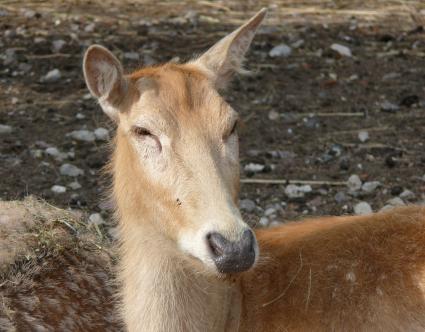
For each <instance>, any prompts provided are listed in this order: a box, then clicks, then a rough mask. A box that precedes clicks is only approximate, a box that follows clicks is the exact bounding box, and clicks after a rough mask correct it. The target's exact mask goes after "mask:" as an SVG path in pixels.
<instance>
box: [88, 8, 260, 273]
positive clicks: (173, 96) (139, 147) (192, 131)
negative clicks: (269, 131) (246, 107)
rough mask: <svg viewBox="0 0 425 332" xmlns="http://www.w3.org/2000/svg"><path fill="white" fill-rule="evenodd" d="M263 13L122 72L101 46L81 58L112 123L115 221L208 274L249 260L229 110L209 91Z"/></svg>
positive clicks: (250, 241) (228, 72) (236, 60)
mask: <svg viewBox="0 0 425 332" xmlns="http://www.w3.org/2000/svg"><path fill="white" fill-rule="evenodd" d="M264 16H265V10H261V11H260V12H258V13H257V14H256V15H255V16H254V17H253V18H251V19H250V20H249V21H248V22H247V23H246V24H244V25H243V26H241V27H240V28H239V29H237V30H236V31H234V32H233V33H231V34H229V35H228V36H226V37H224V38H223V39H221V40H220V41H219V42H218V43H216V44H215V45H214V46H213V47H211V48H210V49H209V50H207V51H206V52H205V53H204V54H203V55H201V56H200V57H198V58H196V59H194V60H192V61H190V62H187V63H185V64H174V63H167V64H164V65H160V66H156V67H148V68H144V69H141V70H139V71H136V72H133V73H131V74H129V75H124V73H123V68H122V65H121V63H120V62H119V60H118V59H117V58H116V57H115V56H114V55H113V54H112V53H110V52H109V51H108V50H107V49H105V48H104V47H102V46H98V45H93V46H91V47H90V48H89V49H88V50H87V52H86V54H85V57H84V65H83V67H84V76H85V80H86V83H87V86H88V88H89V90H90V92H91V93H92V95H93V96H94V97H96V98H97V99H98V101H99V103H100V105H101V107H102V109H103V110H104V112H105V113H106V114H107V115H108V116H109V117H110V118H111V119H112V120H113V121H115V122H116V124H117V133H116V138H115V152H114V157H113V163H112V167H113V174H114V196H115V199H116V201H117V206H118V213H119V217H120V218H121V219H122V220H121V223H122V227H123V228H126V229H128V231H129V233H131V232H132V229H135V228H142V229H143V232H145V234H150V236H153V237H155V239H156V240H157V241H163V242H164V247H167V248H171V249H172V250H174V251H175V253H178V255H180V256H185V257H186V258H188V259H190V260H196V261H198V262H199V261H200V262H201V263H202V265H203V266H204V267H206V268H207V270H208V271H213V272H219V273H233V272H241V271H244V270H247V269H249V268H251V267H252V266H253V265H254V263H255V261H256V258H257V257H258V246H257V243H256V239H255V236H254V234H253V232H252V231H251V230H250V228H249V227H248V226H247V225H246V223H245V222H244V221H243V220H242V217H241V214H240V212H239V209H238V192H239V159H238V153H239V152H238V136H237V124H238V114H237V113H236V112H235V111H234V110H233V109H232V107H231V106H230V105H228V104H227V103H226V102H225V101H224V99H223V98H222V97H221V96H220V94H219V93H218V91H219V90H220V89H223V88H224V87H225V86H226V84H227V82H229V80H230V79H231V77H232V75H233V74H234V73H235V72H238V71H241V64H242V61H243V57H244V55H245V53H246V51H247V50H248V48H249V45H250V43H251V41H252V39H253V37H254V34H255V32H256V30H257V28H258V26H259V25H260V23H261V22H262V20H263V19H264ZM141 241H142V240H141Z"/></svg>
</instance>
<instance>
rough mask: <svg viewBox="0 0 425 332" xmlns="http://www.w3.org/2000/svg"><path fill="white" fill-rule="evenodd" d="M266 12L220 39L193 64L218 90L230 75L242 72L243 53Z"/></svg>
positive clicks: (263, 10)
mask: <svg viewBox="0 0 425 332" xmlns="http://www.w3.org/2000/svg"><path fill="white" fill-rule="evenodd" d="M266 11H267V10H266V9H265V8H263V9H262V10H260V11H259V12H258V13H257V14H255V15H254V16H253V17H252V18H251V19H250V20H249V21H248V22H246V23H245V24H244V25H242V26H241V27H240V28H239V29H237V30H235V31H233V32H232V33H231V34H229V35H227V36H226V37H224V38H223V39H221V40H220V41H219V42H218V43H216V44H215V45H214V46H213V47H211V48H210V49H209V50H208V51H206V52H205V53H204V54H203V55H201V56H200V57H199V58H198V59H196V60H195V61H194V62H193V63H194V64H197V65H199V66H202V67H203V68H204V69H206V70H207V72H208V73H209V75H210V77H211V79H212V80H213V82H214V85H215V86H216V87H217V88H218V89H220V88H223V87H225V85H226V83H227V82H228V81H229V80H230V78H231V77H232V75H233V74H234V73H235V72H240V71H241V70H242V62H243V60H244V56H245V53H246V52H247V51H248V49H249V46H250V45H251V42H252V39H253V38H254V35H255V33H256V31H257V28H258V27H259V25H260V24H261V22H262V21H263V19H264V17H265V16H266Z"/></svg>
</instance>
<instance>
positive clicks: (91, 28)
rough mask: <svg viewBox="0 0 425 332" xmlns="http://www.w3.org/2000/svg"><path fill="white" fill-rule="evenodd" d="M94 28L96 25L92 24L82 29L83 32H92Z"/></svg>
mask: <svg viewBox="0 0 425 332" xmlns="http://www.w3.org/2000/svg"><path fill="white" fill-rule="evenodd" d="M95 27H96V25H95V24H94V23H90V24H87V25H86V26H85V27H84V31H85V32H93V31H94V28H95Z"/></svg>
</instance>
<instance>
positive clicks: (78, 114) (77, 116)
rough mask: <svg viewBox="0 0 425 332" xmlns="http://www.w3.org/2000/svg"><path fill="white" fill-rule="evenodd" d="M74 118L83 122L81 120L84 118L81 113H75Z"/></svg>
mask: <svg viewBox="0 0 425 332" xmlns="http://www.w3.org/2000/svg"><path fill="white" fill-rule="evenodd" d="M75 118H77V119H78V120H83V119H85V118H86V116H85V115H84V114H82V113H77V114H76V115H75Z"/></svg>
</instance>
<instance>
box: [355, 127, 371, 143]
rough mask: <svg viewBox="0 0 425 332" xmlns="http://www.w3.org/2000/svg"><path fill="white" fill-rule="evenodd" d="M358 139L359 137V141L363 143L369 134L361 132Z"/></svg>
mask: <svg viewBox="0 0 425 332" xmlns="http://www.w3.org/2000/svg"><path fill="white" fill-rule="evenodd" d="M358 137H359V141H360V142H362V143H364V142H366V141H368V140H369V133H368V132H367V131H364V130H362V131H360V132H359V135H358Z"/></svg>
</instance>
